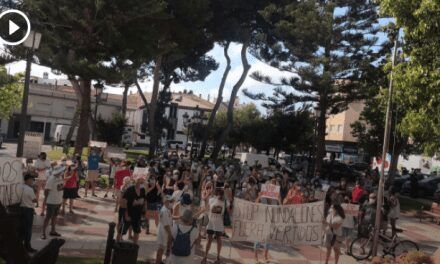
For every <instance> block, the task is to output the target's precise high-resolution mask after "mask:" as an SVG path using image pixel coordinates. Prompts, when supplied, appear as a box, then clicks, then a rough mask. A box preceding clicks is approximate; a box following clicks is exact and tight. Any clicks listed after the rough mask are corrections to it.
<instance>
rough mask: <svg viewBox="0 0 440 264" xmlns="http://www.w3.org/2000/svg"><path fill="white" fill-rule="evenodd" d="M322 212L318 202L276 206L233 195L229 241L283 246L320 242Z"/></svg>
mask: <svg viewBox="0 0 440 264" xmlns="http://www.w3.org/2000/svg"><path fill="white" fill-rule="evenodd" d="M323 215H324V202H322V201H320V202H315V203H305V204H295V205H281V206H280V205H266V204H258V203H253V202H248V201H245V200H242V199H238V198H236V199H235V200H234V211H233V216H232V238H231V240H232V241H248V242H255V241H260V242H268V243H271V244H279V245H286V246H296V245H320V244H321V240H322V232H323V225H322V219H323Z"/></svg>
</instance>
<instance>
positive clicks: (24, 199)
mask: <svg viewBox="0 0 440 264" xmlns="http://www.w3.org/2000/svg"><path fill="white" fill-rule="evenodd" d="M34 182H35V176H34V175H33V174H32V173H30V172H28V173H26V174H25V175H24V184H22V196H21V202H20V207H21V215H22V217H21V232H20V233H21V240H22V241H23V244H24V247H25V249H26V250H27V251H28V252H29V253H35V252H36V250H35V249H33V248H32V247H31V238H32V224H33V221H34V207H35V203H36V202H37V197H36V196H35V191H34V188H33V186H34Z"/></svg>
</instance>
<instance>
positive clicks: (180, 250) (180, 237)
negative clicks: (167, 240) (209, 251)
mask: <svg viewBox="0 0 440 264" xmlns="http://www.w3.org/2000/svg"><path fill="white" fill-rule="evenodd" d="M193 229H194V226H193V227H191V229H190V230H189V231H188V232H186V233H183V232H182V231H180V228H179V225H177V236H176V238H175V239H174V242H173V246H172V248H171V252H172V253H173V255H174V256H176V257H188V256H189V255H191V249H192V245H191V232H192V230H193Z"/></svg>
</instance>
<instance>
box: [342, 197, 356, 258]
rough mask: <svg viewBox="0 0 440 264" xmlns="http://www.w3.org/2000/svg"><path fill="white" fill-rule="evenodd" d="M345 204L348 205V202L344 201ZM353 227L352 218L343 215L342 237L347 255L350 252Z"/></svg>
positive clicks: (353, 220)
mask: <svg viewBox="0 0 440 264" xmlns="http://www.w3.org/2000/svg"><path fill="white" fill-rule="evenodd" d="M345 203H347V204H349V203H350V200H349V199H345ZM344 213H345V212H344ZM354 226H355V219H354V216H353V215H348V214H345V218H344V221H343V222H342V237H343V239H344V242H345V243H344V244H345V251H346V252H347V254H348V252H349V250H350V243H351V240H352V238H353V231H354Z"/></svg>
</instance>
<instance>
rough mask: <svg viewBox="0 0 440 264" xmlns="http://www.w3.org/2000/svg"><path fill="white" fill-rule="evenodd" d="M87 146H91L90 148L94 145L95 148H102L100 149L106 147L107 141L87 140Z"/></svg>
mask: <svg viewBox="0 0 440 264" xmlns="http://www.w3.org/2000/svg"><path fill="white" fill-rule="evenodd" d="M89 147H91V148H93V147H96V148H102V149H105V148H107V142H102V141H92V140H91V141H90V142H89Z"/></svg>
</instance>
